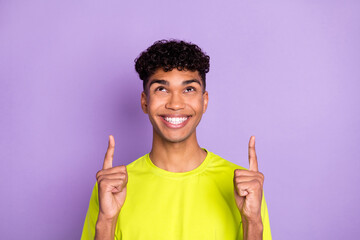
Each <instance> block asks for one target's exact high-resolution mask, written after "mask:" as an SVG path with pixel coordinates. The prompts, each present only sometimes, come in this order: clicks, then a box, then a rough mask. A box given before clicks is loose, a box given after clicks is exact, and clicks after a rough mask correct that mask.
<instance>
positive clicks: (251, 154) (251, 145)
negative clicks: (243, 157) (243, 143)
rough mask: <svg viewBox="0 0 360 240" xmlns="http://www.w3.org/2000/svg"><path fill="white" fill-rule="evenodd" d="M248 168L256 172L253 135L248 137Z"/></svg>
mask: <svg viewBox="0 0 360 240" xmlns="http://www.w3.org/2000/svg"><path fill="white" fill-rule="evenodd" d="M249 165H250V166H249V170H250V171H255V172H258V171H259V169H258V162H257V157H256V152H255V136H251V137H250V141H249Z"/></svg>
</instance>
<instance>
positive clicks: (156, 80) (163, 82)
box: [149, 79, 201, 88]
mask: <svg viewBox="0 0 360 240" xmlns="http://www.w3.org/2000/svg"><path fill="white" fill-rule="evenodd" d="M154 83H158V84H161V85H166V86H169V85H170V83H169V82H168V81H166V80H162V79H153V80H152V81H151V82H150V85H149V88H150V87H151V85H152V84H154ZM191 83H198V84H199V85H200V86H201V83H200V81H199V80H197V79H190V80H186V81H183V82H182V84H181V85H183V86H185V85H189V84H191Z"/></svg>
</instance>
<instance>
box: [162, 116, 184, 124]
mask: <svg viewBox="0 0 360 240" xmlns="http://www.w3.org/2000/svg"><path fill="white" fill-rule="evenodd" d="M163 119H164V120H165V121H167V122H169V123H171V124H181V123H183V122H185V121H186V120H187V119H188V117H163Z"/></svg>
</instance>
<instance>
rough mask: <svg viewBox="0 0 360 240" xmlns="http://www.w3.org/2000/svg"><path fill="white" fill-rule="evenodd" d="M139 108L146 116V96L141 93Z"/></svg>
mask: <svg viewBox="0 0 360 240" xmlns="http://www.w3.org/2000/svg"><path fill="white" fill-rule="evenodd" d="M141 108H142V110H143V112H144V113H145V114H148V110H147V96H146V93H145V92H144V91H143V92H142V93H141Z"/></svg>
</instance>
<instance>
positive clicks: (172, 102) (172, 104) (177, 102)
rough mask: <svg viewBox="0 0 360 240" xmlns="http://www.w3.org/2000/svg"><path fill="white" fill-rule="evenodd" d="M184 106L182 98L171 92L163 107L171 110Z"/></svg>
mask: <svg viewBox="0 0 360 240" xmlns="http://www.w3.org/2000/svg"><path fill="white" fill-rule="evenodd" d="M184 107H185V103H184V99H183V98H182V97H181V96H180V95H179V94H177V93H175V94H171V96H169V99H168V101H167V103H166V104H165V108H167V109H171V110H180V109H183V108H184Z"/></svg>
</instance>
